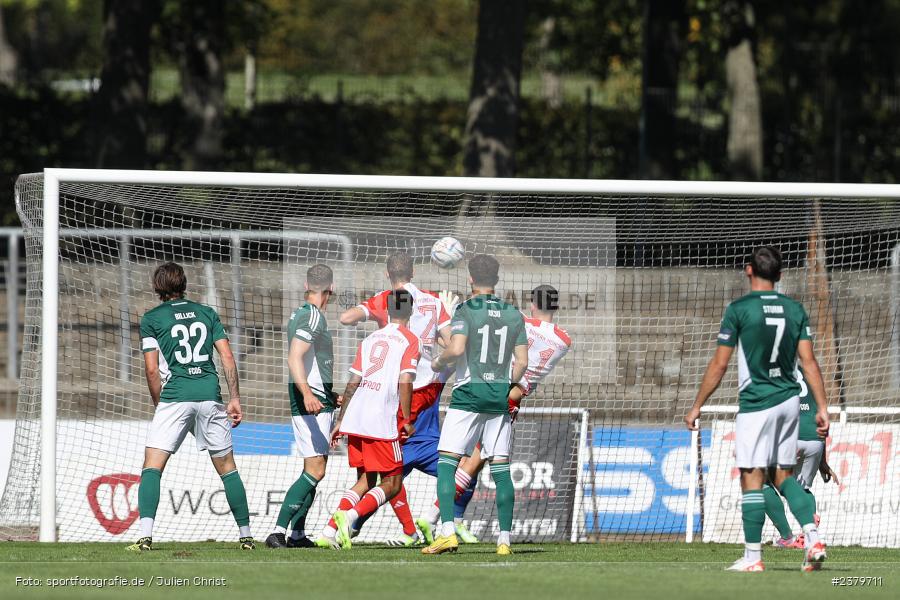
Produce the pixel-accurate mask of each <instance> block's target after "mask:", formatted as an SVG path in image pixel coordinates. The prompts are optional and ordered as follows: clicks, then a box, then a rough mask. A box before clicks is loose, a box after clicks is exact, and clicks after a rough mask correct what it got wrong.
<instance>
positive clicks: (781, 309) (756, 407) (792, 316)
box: [684, 246, 828, 572]
mask: <svg viewBox="0 0 900 600" xmlns="http://www.w3.org/2000/svg"><path fill="white" fill-rule="evenodd" d="M744 273H745V275H746V276H747V277H748V279H749V280H750V293H749V294H747V295H746V296H743V297H741V298H738V299H737V300H735V301H734V302H732V303H731V304H729V305H728V308H726V309H725V316H724V318H723V319H722V325H721V328H720V330H719V335H718V348H717V350H716V353H715V356H713V358H712V360H711V361H710V363H709V366H708V367H707V369H706V374H705V375H704V376H703V382H702V383H701V384H700V390H699V391H698V392H697V398H696V400H695V401H694V405H693V406H692V407H691V409H690V411H689V412H688V414H687V415H686V416H685V418H684V421H685V423H686V424H687V427H688V429H691V430H696V429H697V420H698V419H699V417H700V409H701V408H702V407H703V404H704V403H705V402H706V401H707V399H709V397H710V396H711V395H712V394H713V392H715V390H716V388H717V387H719V383H720V382H721V381H722V376H724V375H725V371H726V370H727V369H728V362H729V360H730V359H731V355H732V353H733V351H734V349H735V347H737V354H738V390H739V409H738V415H737V418H736V419H735V455H736V464H737V467H738V469H740V473H741V489H742V490H743V498H742V503H741V512H742V515H743V521H744V538H745V544H746V545H745V550H744V556H743V557H742V558H740V559H738V560H737V561H735V563H734V564H733V565H732V566H731V567H729V570H732V571H742V572H759V571H763V570H764V569H765V567H764V565H763V562H762V551H761V547H760V544H761V541H762V528H763V524H764V523H765V518H766V512H765V497H764V495H763V491H762V487H763V484H764V483H765V482H766V480H767V479H768V480H771V481H772V482H774V484H775V485H776V486H777V487H778V489H779V491H780V492H781V494H782V495H783V496H784V497H785V499H787V501H788V506H789V507H790V509H791V512H792V513H793V514H794V516H795V517H796V518H797V521H798V522H799V523H800V524H801V525H802V526H803V532H804V534H805V537H806V542H805V543H806V551H805V554H804V561H803V566H802V569H803V570H804V571H811V570H816V569H818V568H820V567H821V564H822V561H824V560H825V544H824V543H823V542H822V541H821V540H820V539H819V533H818V529H817V528H816V524H815V519H814V516H813V515H814V512H813V508H812V503H811V502H810V501H809V497H808V495H807V494H806V493H805V492H804V491H803V488H802V487H801V486H800V485H799V484H798V483H797V480H796V479H795V478H794V477H792V473H793V469H794V465H795V464H796V462H797V432H798V420H799V411H800V401H799V395H800V384H799V383H798V382H797V379H796V377H795V375H794V369H795V366H796V364H797V363H798V362H799V364H800V367H801V368H802V369H803V372H804V373H805V374H806V376H807V383H808V385H809V388H810V390H811V391H812V394H813V398H814V399H815V402H816V407H817V408H816V424H817V433H818V435H820V436H822V437H825V436H826V435H827V434H828V406H827V402H826V398H825V384H824V382H823V380H822V373H821V371H820V370H819V364H818V362H817V361H816V357H815V354H814V353H813V347H812V341H811V336H810V330H809V318H808V317H807V316H806V311H805V310H804V309H803V306H802V305H801V304H800V303H799V302H797V301H795V300H792V299H791V298H789V297H787V296H785V295H784V294H780V293H778V292H776V291H775V283H776V282H777V281H778V280H779V279H780V278H781V253H780V252H779V251H778V249H777V248H773V247H771V246H761V247H759V248H756V249H755V250H754V251H753V254H752V256H751V257H750V260H749V261H748V263H747V265H746V266H745V267H744Z"/></svg>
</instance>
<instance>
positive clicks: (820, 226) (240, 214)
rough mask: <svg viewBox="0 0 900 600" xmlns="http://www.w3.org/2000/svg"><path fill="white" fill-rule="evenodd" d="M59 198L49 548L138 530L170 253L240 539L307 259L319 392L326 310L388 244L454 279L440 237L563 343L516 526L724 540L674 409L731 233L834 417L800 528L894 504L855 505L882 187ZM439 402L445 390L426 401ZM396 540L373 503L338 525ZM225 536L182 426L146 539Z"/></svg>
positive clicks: (876, 302) (877, 457)
mask: <svg viewBox="0 0 900 600" xmlns="http://www.w3.org/2000/svg"><path fill="white" fill-rule="evenodd" d="M16 192H17V199H18V208H19V214H20V216H21V218H22V221H23V223H24V224H25V227H26V236H25V241H26V246H27V267H28V275H27V278H28V279H27V281H28V283H27V299H26V320H25V334H24V341H25V346H24V354H23V360H22V374H21V387H20V391H19V398H18V404H17V422H16V434H15V439H14V442H13V453H12V461H11V465H10V470H9V476H8V480H7V485H6V488H5V490H4V491H3V496H2V502H0V535H2V536H3V537H4V538H33V537H35V536H36V527H37V524H38V521H39V487H40V486H39V481H40V403H41V394H40V391H41V390H40V364H41V360H42V357H41V352H40V321H41V314H40V312H41V281H42V273H41V260H42V252H41V227H42V213H41V206H42V194H43V180H42V176H41V175H26V176H22V177H20V178H19V180H18V183H17V188H16ZM59 212H60V228H61V242H60V267H59V280H60V285H59V294H60V298H59V307H60V310H59V321H60V338H59V350H58V354H57V357H56V360H57V362H58V419H59V424H58V428H57V449H58V455H57V473H58V475H57V505H58V532H59V539H61V540H66V541H76V540H124V539H131V538H133V537H136V535H137V530H138V527H137V522H136V519H137V481H138V478H139V475H140V469H141V461H142V456H143V445H144V441H145V439H146V432H147V427H148V423H149V420H150V418H151V416H152V411H153V409H152V405H151V402H150V400H149V397H148V394H147V391H146V385H145V383H144V378H143V360H142V354H141V352H140V344H139V341H140V340H139V322H140V318H141V316H142V315H143V314H144V313H145V312H146V311H148V310H149V309H151V308H152V307H154V306H155V305H156V304H157V303H158V300H157V299H156V298H155V296H154V294H153V291H152V288H151V286H150V284H149V280H150V273H151V272H152V270H153V269H154V268H155V267H156V266H157V265H158V264H160V263H161V262H164V261H170V260H173V261H176V262H178V263H181V264H182V265H183V266H184V267H185V270H186V272H187V276H188V282H189V283H188V295H189V297H190V298H192V299H194V300H197V301H200V302H203V303H205V304H209V305H211V306H213V307H214V308H215V309H216V310H217V311H218V312H219V314H220V315H221V318H222V321H223V323H224V324H225V326H226V329H227V330H228V332H229V336H230V338H231V342H232V345H233V347H234V348H235V349H236V358H237V363H238V367H239V371H240V376H241V391H242V394H241V395H242V403H243V405H244V411H245V421H246V422H245V423H244V424H242V425H241V427H239V428H238V429H235V430H234V438H235V454H236V460H237V464H238V468H239V470H240V471H241V473H242V477H243V479H244V482H245V485H246V487H247V492H248V496H249V501H250V508H251V513H252V514H253V517H252V526H253V529H254V533H255V535H256V536H257V537H263V536H264V535H265V534H266V533H268V532H269V531H270V530H271V527H272V525H273V524H274V520H275V516H276V515H277V512H278V509H279V507H280V503H281V499H282V497H283V495H284V492H285V491H286V490H287V488H288V487H289V486H290V484H291V483H292V482H293V481H294V479H295V478H296V477H297V476H298V475H299V473H300V472H301V470H302V459H301V458H300V457H299V456H298V455H297V454H296V448H295V447H294V443H293V434H292V432H291V428H290V421H289V419H290V408H289V403H288V400H287V397H286V393H285V390H286V383H287V368H286V349H287V344H286V335H285V326H286V323H287V320H288V318H289V316H290V313H291V311H292V310H293V309H294V308H296V307H297V306H298V305H299V304H300V303H302V299H303V293H302V292H303V274H304V273H305V270H306V268H307V267H308V266H310V265H312V264H314V263H317V262H324V263H326V264H329V265H330V266H332V267H333V268H334V270H335V273H336V287H337V294H336V299H335V301H334V302H332V303H331V304H330V305H329V306H328V307H327V309H326V311H325V316H326V318H327V320H328V323H329V327H330V329H331V330H332V332H333V334H334V336H335V340H336V348H335V365H336V366H335V388H336V389H338V390H342V389H343V385H344V382H345V381H346V378H347V367H348V366H349V364H350V362H351V361H352V358H353V355H354V352H355V349H356V346H357V344H358V343H359V341H360V340H361V339H362V338H363V337H364V336H365V335H366V334H367V333H369V332H370V331H372V330H373V329H374V324H372V323H366V324H364V325H360V326H357V327H342V326H341V325H340V324H339V323H338V315H339V314H340V312H341V311H343V310H345V309H346V308H349V307H351V306H354V305H355V304H357V303H358V302H360V301H362V300H365V299H366V298H368V297H370V296H372V295H374V294H375V293H377V292H380V291H381V290H383V289H385V288H387V287H389V286H388V282H387V279H386V277H385V275H384V261H385V258H386V256H387V255H388V254H389V253H391V252H393V251H395V250H405V251H407V252H409V253H410V254H411V255H412V256H413V257H414V259H415V263H416V271H415V277H414V280H413V282H414V283H415V284H416V285H418V286H419V287H420V288H423V289H429V290H435V291H437V290H442V289H450V290H455V291H457V292H459V293H466V292H467V290H468V283H467V273H466V270H465V264H462V265H460V266H459V267H457V268H455V269H449V270H446V269H439V268H437V267H436V266H434V265H432V264H431V263H430V261H429V251H430V248H431V245H432V244H433V243H434V241H436V240H437V239H439V238H441V237H443V236H445V235H451V236H454V237H456V238H458V239H459V240H460V241H461V242H462V243H463V244H464V246H465V248H466V253H467V256H469V257H471V256H472V255H473V254H474V253H479V252H486V253H490V254H493V255H495V256H497V258H498V259H499V260H500V263H501V265H502V267H501V281H500V284H499V286H498V295H500V296H501V297H503V298H504V299H506V300H507V301H509V302H511V303H513V304H515V305H517V306H518V307H519V308H521V309H522V310H524V311H526V312H527V311H528V309H529V306H528V293H527V292H528V290H530V289H531V288H533V287H535V286H536V285H539V284H547V283H548V284H552V285H554V286H556V287H557V288H558V289H559V290H560V292H561V296H562V300H561V308H560V310H559V312H558V314H557V319H556V320H557V323H558V324H559V325H560V326H561V327H563V328H565V329H566V330H567V331H568V332H569V334H570V335H571V337H572V339H573V349H572V351H571V352H570V353H569V354H568V355H567V356H566V357H565V358H564V359H563V361H562V362H561V363H560V364H559V366H558V367H557V368H556V369H555V371H554V372H553V373H552V374H550V376H549V377H548V378H547V379H546V380H545V381H544V382H543V383H541V385H540V386H539V387H538V389H537V390H536V392H535V393H534V394H533V395H532V396H530V397H529V398H527V400H526V402H525V408H524V409H523V411H522V414H521V416H520V418H519V421H518V422H517V423H516V424H515V429H514V431H515V433H514V439H515V444H514V450H513V458H512V462H513V468H512V475H513V479H514V482H515V485H516V498H517V504H516V511H515V520H514V526H513V540H514V541H520V542H521V541H550V540H569V539H572V540H580V541H595V540H602V539H628V540H644V541H651V540H669V539H684V536H685V533H686V530H688V529H690V530H691V532H692V533H693V535H694V536H695V537H700V536H702V539H704V540H707V541H740V540H741V536H742V532H741V522H740V511H739V510H738V509H736V508H735V507H736V506H737V503H738V502H739V496H740V493H739V489H738V484H737V482H736V481H735V473H734V471H733V425H732V421H733V415H732V414H729V413H728V412H711V413H708V414H705V415H704V417H703V419H702V426H703V427H702V430H701V434H700V436H699V439H695V440H692V438H691V436H690V434H689V433H688V432H687V431H686V430H685V429H684V427H683V426H682V425H681V419H682V417H683V416H684V414H685V413H686V411H687V409H688V407H689V406H690V404H691V402H692V401H693V399H694V396H695V394H696V391H697V388H698V386H699V382H700V379H701V378H702V375H703V372H704V369H705V367H706V363H707V361H708V360H709V357H710V356H711V353H712V351H713V350H714V348H715V338H716V334H717V332H718V326H719V320H720V319H721V315H722V312H723V310H724V307H725V306H726V305H727V303H728V302H730V301H731V300H733V299H735V298H737V297H739V296H741V295H743V294H744V293H745V292H746V283H745V280H744V278H743V276H742V273H741V271H740V268H741V267H742V265H743V264H744V262H745V260H746V257H747V255H748V253H749V252H750V250H751V249H752V248H753V247H754V246H756V245H759V244H762V243H771V244H776V245H778V246H779V247H780V249H781V251H782V253H783V255H784V259H785V266H786V270H785V272H784V276H783V279H782V282H781V284H780V290H781V291H782V292H784V293H787V294H789V295H791V296H793V297H795V298H797V299H798V300H800V301H801V302H803V303H804V305H805V306H806V308H807V311H808V312H809V314H810V318H811V322H812V326H813V329H814V333H815V339H816V342H815V343H816V349H817V354H818V358H819V360H820V363H821V364H822V370H823V374H824V376H825V379H826V387H827V389H828V392H829V398H830V402H831V403H832V405H834V406H835V407H836V409H841V410H842V411H844V412H843V416H842V417H841V421H842V422H841V423H839V424H837V425H836V426H835V428H834V431H833V435H832V436H831V439H830V440H829V442H828V448H829V461H830V462H831V464H832V466H833V467H834V469H835V471H836V472H837V473H838V475H839V476H840V478H841V484H840V485H839V486H838V485H835V484H833V483H832V484H828V485H826V484H825V483H824V482H823V481H822V480H818V479H817V481H816V483H815V484H814V485H813V492H814V493H815V494H816V496H817V499H818V501H819V503H818V510H819V512H820V514H821V515H822V521H823V530H824V531H825V532H826V536H829V539H830V541H831V542H832V543H838V544H840V543H862V544H867V545H882V546H898V545H900V529H898V523H900V521H898V520H892V522H891V523H886V522H885V520H884V519H881V518H879V517H878V516H877V515H878V514H879V511H883V513H885V514H887V513H890V511H893V513H894V514H896V513H897V512H898V510H900V507H898V505H897V501H896V498H898V497H900V476H898V474H897V469H896V457H897V456H898V454H900V447H898V444H900V416H898V414H897V411H896V410H895V409H896V407H898V406H900V402H898V383H900V376H898V358H897V356H898V354H897V343H898V340H897V335H896V333H895V332H896V328H897V318H898V304H897V299H898V296H897V295H898V293H900V289H898V288H900V280H898V275H897V270H896V269H897V256H896V252H895V249H896V248H897V247H898V244H900V205H898V203H897V202H896V201H894V200H888V199H885V200H863V199H854V198H821V199H816V200H811V199H798V198H753V199H725V198H708V197H677V198H667V197H647V196H643V197H638V196H603V195H590V196H586V195H578V196H567V195H561V194H543V195H521V194H508V193H500V194H473V193H452V192H440V193H438V192H424V191H415V192H409V191H404V192H399V191H392V190H390V189H385V190H382V191H369V192H363V191H349V190H348V191H333V190H329V191H323V190H315V189H298V188H265V187H260V188H246V187H241V188H236V187H235V188H232V187H215V186H165V185H136V184H135V185H122V184H99V183H96V184H92V183H84V184H72V183H62V184H61V186H60V211H59ZM736 387H737V386H736V369H732V370H731V371H730V372H729V373H728V374H727V375H726V378H725V380H724V381H723V383H722V386H721V388H720V390H719V392H717V395H716V396H715V397H714V398H713V400H712V403H716V404H723V405H732V406H733V405H735V404H736ZM223 395H224V396H225V397H226V398H227V389H226V388H225V386H224V385H223ZM449 397H450V390H449V388H448V389H446V390H445V391H444V393H443V396H442V398H441V404H442V406H446V405H447V404H448V403H449ZM835 418H837V413H836V417H835ZM844 421H845V422H844ZM335 454H336V455H335V456H332V458H331V460H330V463H329V467H328V473H327V475H326V478H325V480H324V481H323V482H322V484H320V487H319V495H318V498H317V499H316V502H315V504H314V506H313V509H312V510H311V512H310V516H309V519H308V524H307V530H308V531H310V532H315V531H318V529H319V528H320V527H321V526H322V525H323V524H324V522H325V521H326V520H327V515H328V514H329V513H330V512H331V511H333V510H334V509H335V507H336V505H337V501H338V499H339V497H340V494H341V492H342V491H343V490H344V489H346V488H347V487H349V486H350V485H351V484H352V483H353V481H354V479H355V475H354V473H352V472H351V469H350V468H349V467H348V466H347V465H346V458H345V456H344V451H343V450H338V451H337V452H336V453H335ZM693 458H696V460H697V463H698V475H697V477H696V478H692V477H691V470H690V464H691V460H692V459H693ZM488 471H489V470H488V469H485V470H484V472H483V473H482V474H481V476H480V477H479V483H478V487H477V488H476V491H475V495H474V499H473V502H472V504H471V505H470V506H469V509H468V511H467V512H466V515H465V519H466V521H467V522H468V523H469V525H470V528H471V529H472V530H473V531H474V532H475V533H476V535H479V536H481V537H484V538H486V539H493V536H494V534H495V533H496V509H495V508H494V490H493V484H492V482H491V479H490V475H489V473H488ZM406 483H407V489H408V492H409V499H410V505H411V507H412V510H413V514H414V515H418V514H420V513H423V512H424V511H425V510H426V509H427V508H428V506H429V505H430V504H431V503H432V502H433V500H434V494H435V481H434V479H433V478H432V477H430V476H428V475H425V474H422V473H418V472H414V473H413V474H411V475H410V477H409V478H408V479H407V481H406ZM692 485H694V486H695V487H694V491H695V497H696V502H695V504H694V506H693V507H691V506H689V504H688V502H689V489H690V488H691V486H692ZM767 527H769V529H768V530H767V535H773V530H772V529H771V527H770V526H768V525H767ZM399 532H400V526H399V524H398V522H397V520H396V519H395V517H394V516H393V514H392V512H391V510H390V508H389V507H385V508H383V509H382V510H381V511H380V512H379V514H378V515H377V516H376V517H375V518H374V519H372V520H371V521H370V522H369V523H368V524H366V526H365V528H364V529H363V532H362V534H361V535H362V537H361V538H360V539H361V540H363V541H379V540H386V539H388V538H391V537H394V536H396V535H397V534H399ZM236 535H237V533H236V528H235V525H234V522H233V520H232V519H231V516H230V514H229V513H228V506H227V503H226V501H225V496H224V492H223V491H222V485H221V481H220V480H219V478H218V477H217V476H216V473H215V471H214V470H213V468H212V466H211V465H210V464H209V461H208V459H206V458H205V457H204V456H202V455H201V454H199V453H198V452H197V451H196V449H195V448H194V446H193V442H192V440H191V438H190V436H189V437H188V440H187V441H186V442H185V444H184V445H183V446H182V449H181V450H180V451H179V452H178V453H176V454H175V455H174V456H173V457H172V459H171V460H170V462H169V465H168V466H167V468H166V471H165V473H164V476H163V479H162V494H161V500H160V509H159V513H158V516H157V524H156V527H155V531H154V539H155V540H163V541H165V540H185V541H186V540H205V539H234V538H235V537H236Z"/></svg>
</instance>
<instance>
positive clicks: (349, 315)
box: [338, 306, 368, 325]
mask: <svg viewBox="0 0 900 600" xmlns="http://www.w3.org/2000/svg"><path fill="white" fill-rule="evenodd" d="M367 318H368V315H367V314H366V311H364V310H363V309H362V308H360V307H359V306H354V307H353V308H348V309H347V310H345V311H344V312H342V313H341V316H340V317H339V318H338V320H339V321H340V322H341V325H356V324H357V323H361V322H363V321H365V320H366V319H367Z"/></svg>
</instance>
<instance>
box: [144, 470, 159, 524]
mask: <svg viewBox="0 0 900 600" xmlns="http://www.w3.org/2000/svg"><path fill="white" fill-rule="evenodd" d="M161 477H162V471H160V470H159V469H150V468H147V469H144V470H143V471H141V485H140V487H138V512H139V513H140V515H141V518H142V519H144V518H147V517H149V518H151V519H155V518H156V509H157V508H158V507H159V480H160V478H161Z"/></svg>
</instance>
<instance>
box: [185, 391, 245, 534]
mask: <svg viewBox="0 0 900 600" xmlns="http://www.w3.org/2000/svg"><path fill="white" fill-rule="evenodd" d="M195 404H196V409H195V417H194V438H195V439H196V441H197V449H198V450H200V451H203V450H208V451H209V457H210V459H212V463H213V467H215V469H216V472H217V473H218V474H219V477H221V479H222V485H223V487H224V488H225V499H226V501H227V502H228V507H229V508H230V509H231V514H232V516H233V517H234V520H235V523H237V526H238V532H239V533H238V539H239V542H240V545H241V549H242V550H253V549H254V548H255V547H256V544H255V543H254V541H253V535H252V533H251V532H250V506H249V504H248V502H247V490H246V489H245V488H244V482H243V481H242V480H241V475H240V473H238V470H237V465H236V464H235V462H234V452H232V447H233V442H232V439H231V420H230V419H229V418H228V415H227V414H226V412H225V405H224V404H222V403H221V402H213V401H207V402H197V403H195Z"/></svg>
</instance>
